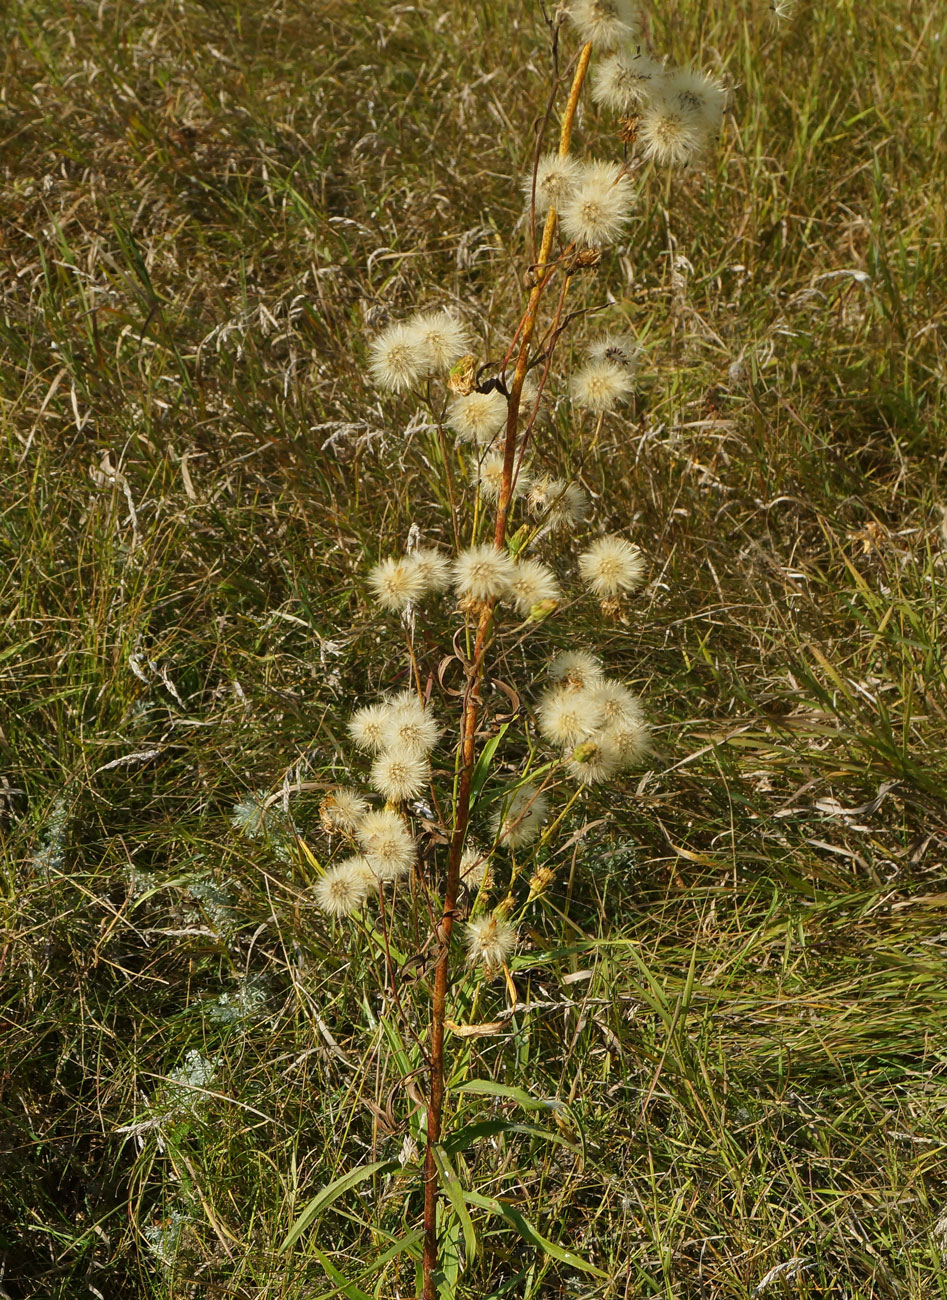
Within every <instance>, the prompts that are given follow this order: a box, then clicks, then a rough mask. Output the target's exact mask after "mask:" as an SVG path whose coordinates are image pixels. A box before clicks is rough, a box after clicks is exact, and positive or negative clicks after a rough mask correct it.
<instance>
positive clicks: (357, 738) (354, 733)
mask: <svg viewBox="0 0 947 1300" xmlns="http://www.w3.org/2000/svg"><path fill="white" fill-rule="evenodd" d="M388 713H389V706H388V705H387V704H366V705H365V706H364V707H363V708H361V709H357V710H356V711H355V713H353V714H352V716H351V717H350V718H349V720H348V723H347V724H346V730H347V731H348V733H349V735H350V736H351V737H352V741H353V743H354V744H355V747H356V748H357V749H360V750H361V751H362V752H363V753H365V754H377V753H378V751H379V750H380V749H381V748H382V747H383V746H384V743H385V742H384V735H385V728H386V726H387V725H388Z"/></svg>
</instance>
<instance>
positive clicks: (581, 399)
mask: <svg viewBox="0 0 947 1300" xmlns="http://www.w3.org/2000/svg"><path fill="white" fill-rule="evenodd" d="M634 387H635V382H634V378H633V377H632V375H631V374H630V373H629V371H628V370H627V369H626V368H625V367H624V366H620V365H616V363H615V362H614V361H590V362H589V364H588V365H587V366H583V368H582V369H581V370H580V371H579V372H578V373H577V374H576V375H574V376H573V379H572V399H573V401H574V402H575V403H576V404H577V405H578V406H584V407H585V409H586V410H587V411H593V412H595V413H596V414H601V413H602V412H604V411H613V410H614V409H615V407H616V406H618V404H619V403H620V402H623V401H624V400H625V398H626V397H627V396H628V395H629V393H632V392H634Z"/></svg>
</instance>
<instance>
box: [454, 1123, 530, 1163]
mask: <svg viewBox="0 0 947 1300" xmlns="http://www.w3.org/2000/svg"><path fill="white" fill-rule="evenodd" d="M512 1127H513V1125H512V1124H511V1122H510V1121H509V1120H508V1119H482V1120H477V1121H476V1122H475V1123H473V1124H465V1125H464V1126H463V1128H459V1129H457V1131H456V1132H454V1133H451V1134H450V1136H449V1137H447V1138H445V1139H444V1141H443V1142H442V1144H441V1145H442V1146H443V1148H444V1150H445V1151H446V1152H447V1154H448V1155H450V1156H453V1155H456V1154H457V1152H458V1151H466V1150H467V1148H468V1147H472V1146H473V1144H474V1143H475V1142H479V1141H480V1140H481V1139H482V1138H488V1137H495V1136H496V1134H497V1133H507V1132H509V1130H510V1129H511V1128H512Z"/></svg>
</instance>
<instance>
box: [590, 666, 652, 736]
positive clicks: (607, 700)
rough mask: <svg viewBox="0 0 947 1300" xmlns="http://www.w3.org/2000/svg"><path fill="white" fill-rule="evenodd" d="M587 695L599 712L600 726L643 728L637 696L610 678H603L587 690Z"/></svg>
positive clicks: (639, 702)
mask: <svg viewBox="0 0 947 1300" xmlns="http://www.w3.org/2000/svg"><path fill="white" fill-rule="evenodd" d="M588 689H589V693H590V695H591V697H592V699H593V700H594V701H595V703H596V704H597V706H598V707H599V709H600V710H601V716H602V726H603V727H604V728H606V729H608V728H610V727H626V726H632V725H633V726H638V727H641V726H644V712H643V710H642V708H641V701H640V700H639V699H638V696H637V695H636V694H635V693H634V691H631V690H629V689H628V687H627V686H624V685H623V684H622V683H621V682H616V681H615V680H614V679H613V678H611V677H604V678H602V680H601V681H599V682H595V683H594V684H593V685H591V686H590V687H589V688H588Z"/></svg>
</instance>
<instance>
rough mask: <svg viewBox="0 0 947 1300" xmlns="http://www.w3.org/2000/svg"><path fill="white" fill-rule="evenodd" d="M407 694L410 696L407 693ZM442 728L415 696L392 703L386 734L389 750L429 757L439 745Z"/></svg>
mask: <svg viewBox="0 0 947 1300" xmlns="http://www.w3.org/2000/svg"><path fill="white" fill-rule="evenodd" d="M406 694H407V693H406ZM439 735H440V728H439V727H438V725H437V723H436V722H435V720H434V715H433V714H432V713H431V712H430V711H429V710H427V709H425V708H424V706H423V705H422V704H421V701H420V700H419V699H418V697H417V696H416V695H415V694H413V692H412V693H410V694H407V698H404V697H396V699H395V700H393V701H392V702H391V705H390V708H389V711H388V717H387V720H386V723H385V726H384V728H383V732H382V744H383V746H384V748H385V749H390V750H395V751H399V752H401V751H407V752H408V753H415V754H427V753H429V752H430V751H431V750H432V749H433V748H434V746H435V745H436V744H437V738H438V736H439Z"/></svg>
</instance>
